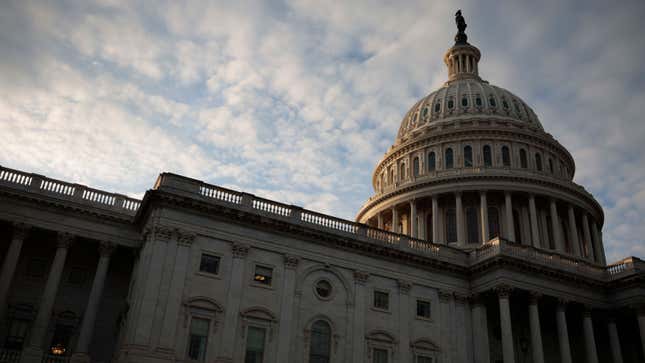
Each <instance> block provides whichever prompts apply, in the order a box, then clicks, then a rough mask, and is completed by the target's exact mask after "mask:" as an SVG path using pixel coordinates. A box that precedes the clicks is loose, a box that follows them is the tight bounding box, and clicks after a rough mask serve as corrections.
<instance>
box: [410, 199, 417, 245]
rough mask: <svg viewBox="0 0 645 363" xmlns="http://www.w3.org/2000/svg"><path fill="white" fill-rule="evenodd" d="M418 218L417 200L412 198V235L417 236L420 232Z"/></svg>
mask: <svg viewBox="0 0 645 363" xmlns="http://www.w3.org/2000/svg"><path fill="white" fill-rule="evenodd" d="M418 222H419V221H418V220H417V201H416V200H414V199H412V200H411V201H410V237H412V238H417V235H418V232H419V226H418Z"/></svg>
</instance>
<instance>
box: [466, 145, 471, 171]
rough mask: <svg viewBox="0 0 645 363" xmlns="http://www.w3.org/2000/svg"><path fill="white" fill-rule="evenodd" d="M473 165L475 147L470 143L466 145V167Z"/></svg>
mask: <svg viewBox="0 0 645 363" xmlns="http://www.w3.org/2000/svg"><path fill="white" fill-rule="evenodd" d="M472 166H473V148H472V147H470V145H468V146H466V147H464V167H466V168H470V167H472Z"/></svg>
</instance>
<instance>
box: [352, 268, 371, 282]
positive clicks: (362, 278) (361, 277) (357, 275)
mask: <svg viewBox="0 0 645 363" xmlns="http://www.w3.org/2000/svg"><path fill="white" fill-rule="evenodd" d="M369 277H370V274H369V272H365V271H354V281H355V282H356V283H357V284H359V285H365V283H366V282H367V279H369Z"/></svg>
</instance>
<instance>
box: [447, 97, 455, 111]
mask: <svg viewBox="0 0 645 363" xmlns="http://www.w3.org/2000/svg"><path fill="white" fill-rule="evenodd" d="M453 107H455V101H453V99H452V98H451V99H449V100H448V109H449V110H452V108H453Z"/></svg>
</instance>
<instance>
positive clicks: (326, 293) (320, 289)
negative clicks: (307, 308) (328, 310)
mask: <svg viewBox="0 0 645 363" xmlns="http://www.w3.org/2000/svg"><path fill="white" fill-rule="evenodd" d="M331 289H332V287H331V283H329V281H327V280H320V281H318V282H316V289H315V290H316V295H318V296H319V297H321V298H323V299H326V298H328V297H330V296H331Z"/></svg>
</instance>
